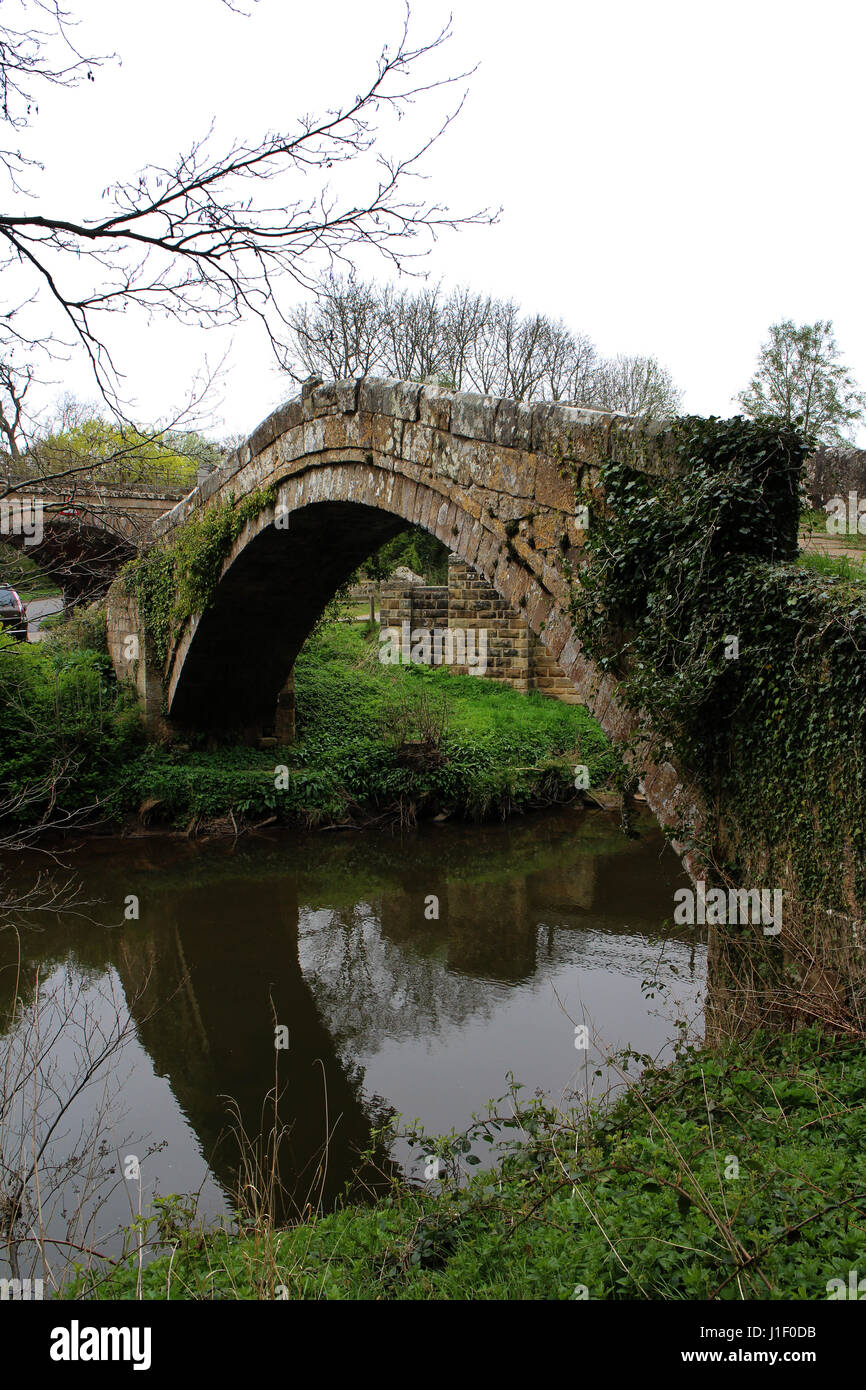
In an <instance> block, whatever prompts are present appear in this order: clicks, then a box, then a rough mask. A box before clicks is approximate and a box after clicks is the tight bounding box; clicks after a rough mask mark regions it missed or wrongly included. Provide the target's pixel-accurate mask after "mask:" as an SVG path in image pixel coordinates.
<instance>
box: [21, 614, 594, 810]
mask: <svg viewBox="0 0 866 1390" xmlns="http://www.w3.org/2000/svg"><path fill="white" fill-rule="evenodd" d="M100 622H101V620H100V618H99V615H98V614H97V613H90V614H89V615H86V616H84V617H82V618H81V619H79V620H77V622H76V624H74V625H71V626H70V625H66V626H65V627H64V628H63V629H61V630H59V631H58V632H57V633H56V634H55V635H54V636H53V637H52V639H51V641H50V642H43V643H40V644H39V645H38V646H30V647H20V646H16V647H15V648H13V647H12V646H11V644H10V645H9V646H8V647H6V648H4V649H3V650H2V651H0V683H2V700H0V724H2V727H0V750H2V751H0V781H2V782H3V783H4V785H5V786H6V787H8V788H9V791H10V793H11V794H12V795H13V796H15V795H16V794H17V795H20V796H23V797H24V798H25V799H24V802H23V803H22V806H21V807H20V809H19V811H18V812H17V815H18V818H19V820H29V821H30V822H31V823H32V822H33V821H34V820H37V819H38V818H39V816H40V815H42V814H45V813H46V811H47V809H48V808H49V807H53V810H52V811H51V814H52V816H53V817H54V818H55V819H56V817H57V815H58V813H59V814H61V815H62V814H65V813H66V812H69V813H72V812H73V811H76V810H78V809H79V808H81V807H89V808H91V810H90V813H89V814H90V819H91V820H94V821H101V822H102V823H103V824H108V825H111V824H118V823H121V822H123V821H124V820H126V821H127V822H129V820H130V818H134V819H138V821H139V822H146V823H147V824H149V825H164V826H168V827H175V828H189V827H190V826H196V825H202V824H206V823H208V822H213V821H218V820H219V819H220V818H226V819H229V821H230V828H231V818H234V822H235V824H238V825H239V824H242V823H243V822H255V823H261V822H262V821H264V820H274V821H276V822H278V823H285V824H304V825H316V824H323V823H341V822H344V821H353V820H369V819H371V818H376V817H378V816H399V817H400V818H401V819H402V820H404V821H408V822H410V823H411V822H412V821H414V820H415V819H416V818H417V817H418V816H420V815H430V814H453V815H462V816H470V817H474V818H478V819H481V818H484V817H486V816H492V815H506V814H508V813H509V812H511V811H514V810H521V809H525V808H529V807H532V806H537V805H547V804H551V803H553V802H557V801H563V800H568V799H570V798H572V797H573V796H574V794H575V793H574V788H573V782H574V771H573V769H574V766H575V764H576V763H584V764H586V766H587V767H588V769H589V779H590V787H592V788H600V787H605V786H608V785H612V784H615V783H616V782H617V779H618V777H619V768H620V764H619V759H618V757H617V755H616V754H615V753H614V752H613V751H612V750H611V748H610V746H609V745H608V743H607V740H606V739H605V737H604V735H603V734H602V732H601V730H600V729H599V727H598V726H597V725H596V724H595V723H594V721H593V720H592V719H591V718H590V717H589V716H588V715H587V714H586V712H585V711H583V710H582V709H580V708H577V707H575V706H570V705H564V704H561V703H560V702H558V701H555V700H550V699H547V698H545V697H543V696H541V695H537V694H531V695H528V696H526V695H521V694H519V693H517V692H515V691H513V690H511V689H510V688H508V687H504V686H501V685H499V684H496V683H494V682H491V681H487V680H484V679H482V678H479V677H476V676H456V675H453V674H451V673H449V672H448V671H447V670H444V669H439V670H428V669H426V668H422V667H417V666H414V667H407V668H402V667H396V668H395V667H386V666H383V665H382V664H381V663H380V662H379V661H378V659H377V650H378V644H377V642H376V640H375V637H374V636H373V635H371V634H370V633H369V632H367V631H366V629H365V627H364V626H363V625H361V624H350V623H343V624H340V623H335V624H331V625H330V626H328V627H325V628H323V629H322V630H321V631H320V632H319V633H318V634H316V635H315V636H314V637H313V638H312V639H311V640H310V642H308V644H307V646H306V647H305V649H304V651H303V653H302V654H301V656H300V657H299V659H298V662H297V665H296V668H295V673H296V703H297V721H298V739H297V741H296V743H295V744H293V745H292V746H291V747H287V748H268V749H253V748H216V749H207V748H206V747H204V746H196V745H195V743H194V742H190V743H188V744H178V743H176V744H174V745H171V746H156V745H150V746H148V745H146V744H145V743H144V740H143V736H142V734H141V730H140V727H139V722H138V718H137V714H136V710H135V708H134V705H133V702H132V699H131V697H130V695H129V693H128V692H127V691H126V690H124V689H121V688H119V687H118V686H117V685H116V683H115V681H114V677H113V674H112V672H111V667H110V663H109V660H108V657H107V654H106V653H105V650H104V645H103V642H102V633H101V627H100Z"/></svg>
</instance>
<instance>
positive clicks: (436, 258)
mask: <svg viewBox="0 0 866 1390" xmlns="http://www.w3.org/2000/svg"><path fill="white" fill-rule="evenodd" d="M68 3H69V5H70V6H71V7H72V9H73V12H74V13H75V14H77V15H78V16H79V17H80V18H81V20H82V24H81V26H80V28H79V29H78V31H77V35H76V37H77V40H78V42H79V43H80V44H81V45H82V46H83V47H84V48H85V49H87V48H88V47H89V48H90V49H93V50H96V51H102V52H105V51H112V50H113V51H116V52H117V53H118V54H119V55H120V57H121V58H122V65H120V66H118V65H114V66H108V67H105V68H103V69H102V70H100V71H99V72H98V73H97V75H96V81H95V82H94V83H86V84H84V86H82V87H81V88H79V89H77V90H74V91H55V92H52V93H50V94H49V96H48V97H47V98H45V97H43V100H42V102H41V106H40V111H39V114H38V117H37V120H36V122H35V124H34V127H33V132H32V136H31V137H30V139H31V141H32V143H31V145H30V146H29V148H31V149H32V150H33V151H34V152H35V153H37V154H38V155H39V157H40V158H41V160H42V161H43V163H44V164H45V166H46V169H45V173H44V174H43V175H40V176H38V177H34V178H33V179H32V180H31V184H32V187H33V189H34V191H36V192H38V194H39V198H40V201H41V203H42V209H43V210H44V211H49V210H50V211H51V212H53V213H55V214H59V215H67V216H74V217H76V218H83V217H86V216H88V215H92V214H94V213H97V212H99V210H100V208H99V195H100V192H101V190H102V189H103V188H104V187H105V186H106V185H107V184H109V183H110V182H112V181H116V180H118V179H121V178H124V177H128V176H130V175H132V174H134V173H135V172H136V171H137V170H138V168H139V167H141V166H142V165H144V164H146V163H147V162H149V161H152V160H160V159H163V160H168V159H170V158H171V156H172V155H173V154H174V153H176V152H178V151H180V150H182V149H184V148H185V147H188V146H189V144H190V142H191V141H192V140H193V139H194V138H195V137H196V136H199V135H201V134H203V133H204V131H205V130H206V129H207V127H208V125H209V124H210V122H211V120H212V119H214V120H215V122H216V131H217V136H218V138H220V137H221V138H222V139H223V140H224V142H225V143H228V142H229V141H230V139H231V138H232V137H233V136H244V137H249V138H255V137H256V136H257V134H259V133H260V132H261V131H262V130H263V129H265V128H268V127H271V128H273V127H277V128H286V127H288V126H289V125H291V123H292V120H293V118H294V117H295V116H296V115H297V114H298V113H299V112H303V111H307V110H312V111H319V110H322V109H323V108H325V107H328V106H333V105H337V104H338V103H340V102H342V101H344V100H346V99H347V98H351V97H352V96H353V95H354V94H355V92H356V91H357V90H359V89H360V87H361V86H362V84H363V83H364V82H365V81H366V80H367V79H368V77H369V75H370V73H371V71H372V70H373V68H374V65H375V60H376V57H377V55H378V52H379V49H380V48H381V45H382V43H383V42H384V41H387V40H388V39H393V38H395V37H396V36H397V34H398V32H399V28H400V24H401V17H402V12H403V6H402V0H363V3H359V0H329V3H327V4H322V5H316V4H298V3H294V0H260V3H259V4H257V5H255V6H254V7H252V11H251V14H250V17H249V18H242V17H239V16H237V15H234V14H232V13H231V12H229V11H228V10H226V9H225V8H224V7H223V6H222V5H221V4H219V3H218V0H147V3H146V4H144V3H135V4H133V3H131V0H68ZM449 10H450V11H452V12H453V16H454V38H453V40H452V42H451V43H450V44H449V46H448V48H447V50H445V53H444V54H443V55H442V56H441V58H440V60H439V63H440V65H441V69H442V71H444V69H445V67H446V65H447V66H448V67H449V68H450V69H451V70H455V71H456V70H458V69H460V68H463V67H468V66H471V65H473V64H475V63H479V64H480V67H479V69H478V72H477V73H476V75H475V76H474V77H473V78H472V79H471V81H470V83H469V96H468V100H467V102H466V106H465V109H464V111H463V113H462V115H461V117H460V119H459V121H458V122H457V123H456V124H455V126H454V127H452V129H451V130H450V131H449V132H448V134H447V135H446V137H445V138H444V139H443V141H442V143H441V144H440V145H439V146H438V147H436V149H435V150H434V151H433V152H432V153H431V155H430V156H429V158H428V160H427V162H426V165H425V168H426V171H427V173H428V175H429V179H430V182H429V185H428V188H427V191H428V192H432V193H433V194H435V196H436V197H437V198H438V199H440V200H442V201H445V202H447V203H448V204H449V205H450V207H451V208H452V209H453V210H454V211H456V212H458V213H459V212H469V211H472V210H474V209H475V208H477V207H479V206H481V205H485V204H489V205H494V206H495V205H499V204H502V206H503V213H502V217H501V220H500V222H499V224H498V225H497V226H494V227H488V228H479V229H469V230H464V231H461V232H456V233H446V234H445V236H444V237H443V238H442V240H441V241H440V242H439V243H438V244H437V245H436V246H435V247H434V249H433V251H432V253H431V255H430V257H429V258H428V260H427V263H426V269H427V270H428V272H429V273H430V275H431V276H432V277H433V278H435V279H438V278H442V279H443V280H444V281H445V282H447V283H466V284H469V285H470V286H472V287H473V288H475V289H478V290H483V291H490V292H492V293H494V294H496V295H500V296H503V297H508V296H510V297H513V298H515V299H517V300H519V301H520V302H521V303H522V305H523V306H524V307H525V308H526V309H527V310H531V311H542V312H545V313H548V314H551V315H553V316H556V317H560V316H561V317H562V318H563V319H564V320H565V321H566V323H568V324H569V325H570V326H571V327H573V328H575V329H577V330H580V331H582V332H585V333H587V334H589V335H590V337H592V338H593V339H594V340H595V342H596V343H597V345H598V347H599V348H600V349H601V351H602V352H604V353H610V354H612V353H615V352H628V353H645V354H654V355H656V356H657V357H658V358H659V359H660V360H661V361H662V362H663V363H664V364H665V365H666V366H667V367H668V368H669V370H670V371H671V373H672V375H673V377H674V380H675V381H676V382H677V384H678V385H680V386H681V387H683V388H684V391H685V408H686V409H687V410H690V411H694V412H697V413H702V414H709V413H715V414H722V415H724V414H730V413H733V410H734V408H735V404H734V399H733V398H734V396H735V395H736V393H737V391H738V390H739V389H741V388H742V387H743V386H744V385H745V384H746V382H747V381H748V378H749V375H750V372H751V370H752V367H753V365H754V361H755V357H756V354H757V352H758V350H759V347H760V344H761V341H762V339H763V338H764V337H765V335H766V330H767V328H768V325H769V324H770V323H771V322H773V321H776V320H779V319H780V318H792V319H794V320H796V321H799V322H806V321H809V322H811V321H814V320H815V319H818V318H829V319H832V320H833V322H834V325H835V330H836V336H837V339H838V342H839V344H840V347H841V349H842V352H843V355H844V357H845V358H846V360H847V362H848V364H849V366H850V367H851V369H852V370H853V372H854V373H855V375H856V376H857V378H858V379H859V381H860V382H861V383H863V384H864V385H866V313H864V289H863V272H862V268H861V256H862V252H861V246H862V237H863V230H862V228H863V220H864V219H863V211H864V195H863V191H862V180H863V132H864V115H863V111H864V105H863V77H862V68H863V57H864V52H866V44H864V40H866V6H863V5H862V4H857V3H853V2H846V0H824V3H823V4H822V5H821V6H817V5H816V4H814V0H813V2H812V3H808V4H807V3H801V2H800V0H728V2H727V3H726V4H724V5H720V4H712V5H711V4H709V3H706V0H591V3H586V2H585V0H571V2H570V3H566V0H534V3H533V4H531V5H527V4H525V3H521V4H519V5H517V4H512V3H509V0H451V4H450V5H449V4H444V3H440V0H416V3H415V6H414V14H415V27H416V30H417V32H418V35H419V36H426V35H428V34H432V32H433V31H434V30H435V28H436V27H438V25H439V24H441V23H442V22H444V20H445V19H447V16H448V13H449ZM437 109H438V108H437V107H436V106H435V104H434V106H431V108H430V110H429V112H428V111H427V110H425V109H424V108H421V107H419V108H418V109H416V112H415V113H414V116H413V120H414V121H416V122H417V123H418V124H417V129H418V130H419V131H420V130H423V129H426V128H428V126H430V125H431V124H432V122H433V120H434V119H435V111H436V110H437ZM409 133H410V134H411V133H413V131H412V128H411V126H410V130H409ZM374 269H375V267H374V266H372V265H371V264H370V263H369V262H365V263H364V264H362V266H361V270H362V271H363V272H366V273H370V272H371V271H372V270H374ZM110 327H111V341H112V342H113V344H114V345H115V346H116V347H117V349H118V352H119V360H120V361H121V362H122V364H123V366H124V367H125V369H126V373H127V387H128V391H129V393H130V395H131V396H133V397H134V398H135V400H136V402H137V409H138V412H139V415H140V416H141V417H151V418H152V417H157V416H164V415H165V414H166V413H167V412H168V411H169V410H170V408H171V406H172V404H173V403H174V402H176V401H178V400H179V399H181V398H182V396H183V394H184V387H185V383H186V382H187V381H188V379H189V377H190V375H191V373H192V371H193V370H194V368H195V365H196V362H197V361H199V360H200V359H201V358H202V356H203V355H204V354H205V353H206V354H207V355H208V356H209V358H210V359H211V360H212V361H215V360H217V359H218V358H219V357H220V356H221V354H222V352H223V351H224V350H225V349H226V348H228V347H229V340H228V338H224V339H223V338H219V337H218V336H217V335H216V334H207V333H203V332H200V331H198V330H196V329H189V328H186V329H183V330H182V331H181V330H178V329H171V330H169V329H168V328H165V329H163V328H149V329H147V330H146V331H145V330H144V329H143V327H142V325H140V324H136V323H135V322H133V321H130V322H126V323H124V324H121V323H120V322H116V323H114V324H113V325H111V326H110ZM57 375H58V392H59V391H60V390H62V389H72V390H73V391H75V392H76V393H77V394H79V395H84V396H88V395H92V394H93V390H92V387H91V386H90V385H89V383H88V381H87V379H86V377H85V376H84V375H83V374H82V373H79V372H75V371H74V370H73V369H72V368H70V369H68V370H66V371H65V372H58V374H57ZM290 393H291V390H290V388H288V387H287V385H286V383H285V381H284V380H283V381H281V380H280V379H279V377H278V376H277V374H276V373H275V370H274V367H273V363H272V359H271V357H270V353H269V349H268V346H267V344H266V343H265V341H264V340H263V337H262V336H261V335H260V334H259V333H258V332H252V331H246V330H244V331H240V332H235V334H234V337H233V341H232V345H231V355H230V359H229V368H228V371H227V373H226V376H225V378H224V381H223V386H222V398H223V399H222V405H221V407H220V408H219V409H218V411H217V415H218V417H219V420H218V421H217V423H220V424H221V427H222V428H223V429H225V430H226V431H230V432H234V431H239V430H249V429H251V428H252V427H254V426H255V425H256V423H257V422H258V421H259V420H260V419H261V418H262V417H263V416H264V415H266V414H267V412H268V411H269V410H270V409H271V408H272V407H273V406H274V405H275V404H276V403H277V402H278V401H279V400H280V399H283V398H284V397H285V396H286V395H287V394H290ZM861 442H863V441H861Z"/></svg>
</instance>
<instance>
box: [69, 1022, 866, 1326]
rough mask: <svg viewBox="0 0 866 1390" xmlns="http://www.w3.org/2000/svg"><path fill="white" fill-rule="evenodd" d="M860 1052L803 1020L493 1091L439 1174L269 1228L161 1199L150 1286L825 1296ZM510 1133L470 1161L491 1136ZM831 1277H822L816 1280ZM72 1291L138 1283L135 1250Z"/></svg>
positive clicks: (445, 1293) (378, 1292)
mask: <svg viewBox="0 0 866 1390" xmlns="http://www.w3.org/2000/svg"><path fill="white" fill-rule="evenodd" d="M864 1096H866V1055H864V1052H863V1047H862V1042H839V1041H834V1040H833V1039H832V1038H830V1037H829V1036H827V1035H822V1034H821V1032H820V1031H819V1030H818V1029H816V1028H810V1029H808V1030H804V1031H802V1032H800V1033H799V1034H796V1035H795V1036H793V1037H785V1038H778V1037H777V1038H769V1037H760V1036H757V1037H754V1038H753V1039H752V1041H751V1042H750V1043H749V1044H748V1045H743V1044H740V1045H737V1046H734V1045H731V1046H730V1047H729V1048H728V1049H727V1050H723V1051H720V1052H715V1053H710V1052H708V1051H705V1050H703V1051H696V1050H688V1051H685V1052H683V1053H682V1054H681V1056H680V1057H679V1059H678V1060H677V1062H676V1063H675V1064H674V1065H673V1066H672V1067H671V1068H669V1069H667V1070H665V1071H660V1072H649V1073H644V1076H643V1078H642V1080H641V1081H640V1082H638V1083H635V1084H633V1085H632V1086H631V1087H630V1089H629V1090H628V1091H627V1092H626V1094H625V1095H624V1096H623V1097H622V1099H620V1100H619V1101H618V1102H617V1103H616V1104H615V1105H614V1106H613V1107H612V1108H610V1109H608V1110H599V1111H596V1112H595V1113H594V1114H593V1115H591V1116H589V1117H586V1116H585V1117H583V1118H581V1117H579V1116H577V1115H576V1114H570V1115H565V1114H562V1113H561V1112H558V1111H555V1110H553V1109H551V1108H549V1107H548V1106H546V1105H545V1104H544V1103H543V1102H542V1101H540V1100H534V1101H532V1102H530V1101H528V1100H526V1099H524V1100H523V1101H521V1100H520V1092H519V1090H514V1091H512V1093H511V1095H510V1097H508V1098H506V1102H505V1103H504V1104H500V1106H499V1107H498V1109H496V1108H494V1109H492V1110H491V1115H490V1117H488V1118H485V1119H484V1120H482V1121H480V1122H479V1123H478V1125H477V1126H476V1127H475V1128H474V1130H472V1131H470V1132H469V1133H468V1134H466V1135H464V1136H457V1135H452V1136H450V1137H449V1138H447V1139H443V1140H439V1141H437V1142H435V1143H434V1142H432V1141H430V1140H428V1139H426V1138H424V1137H423V1136H417V1138H418V1144H419V1148H418V1152H419V1153H422V1154H430V1153H437V1154H439V1155H440V1157H441V1160H442V1162H443V1173H442V1177H441V1178H440V1179H439V1180H437V1181H431V1182H429V1183H427V1184H425V1186H424V1187H423V1188H407V1187H406V1186H404V1185H401V1184H399V1183H396V1182H395V1183H394V1185H393V1189H392V1191H391V1193H390V1195H389V1196H387V1197H385V1198H384V1199H382V1200H380V1201H379V1202H378V1203H376V1204H375V1205H371V1206H369V1207H347V1208H345V1209H343V1210H340V1211H338V1212H336V1213H334V1214H332V1215H329V1216H325V1217H321V1218H318V1219H315V1218H313V1219H310V1220H308V1221H306V1222H304V1223H301V1224H299V1225H297V1226H294V1227H292V1228H290V1229H287V1230H283V1231H274V1230H272V1229H270V1228H269V1227H268V1225H267V1223H266V1222H262V1221H259V1223H258V1224H257V1226H256V1228H255V1229H254V1231H252V1232H251V1233H250V1234H247V1235H244V1236H243V1237H237V1236H235V1235H233V1234H231V1233H229V1232H228V1231H227V1230H224V1229H223V1230H209V1231H202V1230H200V1229H198V1228H197V1227H196V1225H195V1223H194V1222H193V1221H189V1220H184V1219H181V1213H182V1211H183V1204H182V1203H174V1204H172V1203H168V1205H167V1206H164V1207H163V1209H162V1212H161V1214H160V1215H159V1218H158V1220H157V1219H154V1220H151V1221H149V1222H147V1223H146V1226H147V1237H148V1238H149V1239H153V1238H156V1239H159V1232H158V1230H157V1227H158V1225H160V1224H161V1238H162V1248H163V1250H164V1253H163V1254H162V1255H161V1256H160V1257H158V1258H157V1259H155V1260H154V1261H153V1262H152V1263H151V1264H150V1265H149V1266H148V1267H147V1268H146V1269H145V1270H144V1273H143V1278H142V1287H141V1293H142V1295H143V1296H144V1297H145V1298H158V1299H162V1298H166V1297H170V1298H176V1299H184V1298H208V1299H209V1298H245V1299H254V1298H274V1297H289V1298H299V1299H319V1298H327V1299H379V1298H385V1299H431V1298H433V1299H466V1298H469V1299H533V1298H545V1299H573V1298H590V1299H712V1298H719V1299H734V1300H739V1299H744V1298H745V1299H804V1300H823V1299H826V1298H827V1297H828V1296H829V1294H830V1292H831V1291H832V1290H833V1289H834V1288H838V1287H839V1286H834V1285H832V1284H830V1281H831V1280H834V1279H839V1280H841V1281H843V1283H844V1285H845V1287H847V1283H848V1277H849V1271H850V1270H853V1269H857V1268H858V1267H859V1268H860V1269H861V1270H862V1268H863V1266H864V1260H866V1189H864V1182H863V1169H862V1158H861V1155H862V1151H863V1146H864V1142H866V1109H864V1106H863V1100H864ZM503 1140H505V1141H506V1142H507V1141H509V1140H510V1144H509V1147H508V1148H507V1149H506V1150H505V1152H504V1153H503V1154H502V1155H501V1157H500V1158H499V1160H498V1162H497V1164H496V1165H495V1166H494V1167H493V1168H492V1169H490V1170H489V1171H488V1170H485V1171H483V1172H477V1174H476V1175H475V1176H469V1175H470V1174H472V1172H473V1168H474V1167H477V1162H478V1155H479V1153H480V1152H481V1151H482V1150H483V1149H484V1148H485V1147H486V1146H487V1143H488V1142H491V1143H497V1142H502V1141H503ZM828 1285H829V1288H828ZM70 1293H71V1294H74V1295H75V1296H93V1297H101V1298H111V1299H123V1298H134V1297H136V1294H137V1270H136V1268H135V1263H134V1261H133V1260H130V1261H129V1263H128V1264H121V1265H118V1266H116V1267H115V1268H114V1269H112V1270H110V1271H108V1273H107V1274H106V1273H99V1274H90V1275H88V1276H82V1277H81V1278H80V1279H79V1280H78V1282H77V1284H76V1285H74V1286H73V1287H72V1289H71V1290H70Z"/></svg>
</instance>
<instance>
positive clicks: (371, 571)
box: [359, 526, 448, 584]
mask: <svg viewBox="0 0 866 1390" xmlns="http://www.w3.org/2000/svg"><path fill="white" fill-rule="evenodd" d="M399 565H405V566H406V567H407V569H410V570H412V571H413V573H414V574H420V575H421V576H422V577H423V578H424V579H425V580H426V581H427V583H428V584H447V582H448V547H447V546H445V545H443V544H442V542H441V541H440V540H437V539H436V537H435V536H432V535H431V534H430V532H429V531H425V530H424V528H423V527H422V526H408V527H407V528H406V530H405V531H401V532H400V534H399V535H397V536H394V537H393V539H392V540H390V541H386V542H385V544H384V545H383V546H380V547H379V549H378V550H377V551H376V553H375V555H371V556H370V557H369V559H368V560H365V561H364V563H363V565H361V566H360V569H359V573H360V575H361V576H362V577H363V578H364V579H388V578H389V576H390V575H392V574H393V573H394V570H395V569H397V567H398V566H399Z"/></svg>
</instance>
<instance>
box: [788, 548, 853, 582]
mask: <svg viewBox="0 0 866 1390" xmlns="http://www.w3.org/2000/svg"><path fill="white" fill-rule="evenodd" d="M797 563H798V564H800V565H802V566H803V567H804V569H808V570H812V571H813V572H814V573H815V574H824V575H831V576H832V575H835V576H836V578H838V579H846V580H848V581H849V583H852V584H866V565H864V564H863V562H862V561H859V560H849V558H848V556H847V555H826V554H825V553H824V552H823V551H820V550H806V551H801V552H800V555H799V556H798V560H797Z"/></svg>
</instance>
